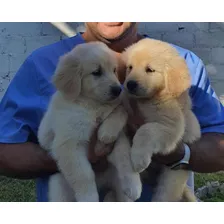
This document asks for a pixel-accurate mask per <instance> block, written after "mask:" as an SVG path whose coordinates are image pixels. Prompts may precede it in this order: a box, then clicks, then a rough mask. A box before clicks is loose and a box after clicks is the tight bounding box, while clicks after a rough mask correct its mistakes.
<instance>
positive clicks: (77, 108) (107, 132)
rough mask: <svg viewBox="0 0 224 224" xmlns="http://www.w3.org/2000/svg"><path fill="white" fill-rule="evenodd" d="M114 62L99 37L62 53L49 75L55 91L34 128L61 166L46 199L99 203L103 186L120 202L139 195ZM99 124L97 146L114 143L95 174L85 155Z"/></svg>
mask: <svg viewBox="0 0 224 224" xmlns="http://www.w3.org/2000/svg"><path fill="white" fill-rule="evenodd" d="M116 67H117V61H116V57H115V55H114V53H113V52H112V51H111V50H110V49H109V48H108V47H107V46H106V45H105V44H103V43H100V42H93V43H86V44H80V45H78V46H76V47H75V48H74V49H73V50H72V51H71V52H69V53H67V54H66V55H64V56H62V57H61V58H60V60H59V63H58V66H57V68H56V71H55V74H54V76H53V83H54V85H55V87H56V90H57V91H56V93H55V94H54V95H53V97H52V100H51V102H50V104H49V107H48V110H47V112H46V114H45V115H44V117H43V119H42V122H41V124H40V127H39V131H38V139H39V142H40V145H41V146H42V147H43V148H45V149H46V150H48V151H49V152H50V153H51V155H52V156H53V158H54V159H55V160H56V161H57V164H58V167H59V169H60V171H61V173H58V174H55V175H52V176H51V177H50V181H49V194H48V196H49V201H79V202H81V201H82V202H97V201H99V195H98V190H99V189H101V188H102V187H109V188H110V189H111V190H113V191H114V193H116V194H115V195H116V200H118V201H132V200H136V199H137V198H138V197H140V193H141V181H140V177H139V174H138V173H137V172H134V171H133V169H132V165H131V160H130V143H129V141H128V139H127V138H126V136H125V134H124V132H123V128H124V126H125V124H126V121H127V113H126V111H125V110H124V108H123V106H121V105H122V104H121V99H122V97H121V96H122V94H121V86H120V83H119V81H118V79H117V77H116ZM98 124H100V128H99V131H98V140H99V141H98V144H97V148H96V150H104V146H105V145H104V144H109V143H113V142H115V141H116V143H115V146H114V150H113V152H112V153H111V154H110V155H109V156H108V160H109V162H110V167H109V169H108V170H107V171H106V172H104V173H102V174H101V175H97V176H95V173H94V172H93V170H92V167H91V164H90V163H89V161H88V158H87V154H88V143H89V140H90V136H91V134H92V131H93V130H94V128H95V127H96V126H97V125H98ZM107 198H108V197H107ZM111 200H115V199H111Z"/></svg>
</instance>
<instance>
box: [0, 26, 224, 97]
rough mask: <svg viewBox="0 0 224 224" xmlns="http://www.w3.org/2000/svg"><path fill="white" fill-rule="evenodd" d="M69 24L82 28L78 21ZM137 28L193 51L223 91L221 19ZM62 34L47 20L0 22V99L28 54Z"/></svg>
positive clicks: (213, 82) (223, 91)
mask: <svg viewBox="0 0 224 224" xmlns="http://www.w3.org/2000/svg"><path fill="white" fill-rule="evenodd" d="M70 25H72V26H73V27H74V28H76V29H78V31H80V30H82V29H83V28H82V23H70ZM139 31H140V32H141V33H147V34H148V35H150V36H151V37H153V38H157V39H162V40H165V41H168V42H171V43H173V44H176V45H179V46H181V47H184V48H187V49H190V50H192V51H193V52H195V53H196V54H197V55H198V56H199V57H201V58H202V60H203V61H204V63H205V64H206V65H208V66H207V68H208V71H209V74H210V77H211V81H212V85H213V87H214V88H215V90H216V92H217V94H218V95H219V96H221V95H222V94H223V95H224V88H223V86H224V25H223V24H222V23H140V24H139ZM63 37H64V36H63V34H62V33H61V32H60V31H58V30H57V29H56V28H54V27H53V26H52V25H51V24H50V23H0V65H1V66H0V99H1V98H2V96H3V94H4V92H5V90H6V89H7V87H8V85H9V83H10V80H12V78H13V76H14V74H15V72H16V71H17V69H18V68H19V66H20V65H21V63H22V62H23V61H24V59H25V58H26V57H27V55H28V54H30V53H31V52H32V51H33V50H35V49H36V48H38V47H41V46H44V45H47V44H50V43H53V42H55V41H58V40H60V39H62V38H63Z"/></svg>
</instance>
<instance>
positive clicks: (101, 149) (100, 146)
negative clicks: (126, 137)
mask: <svg viewBox="0 0 224 224" xmlns="http://www.w3.org/2000/svg"><path fill="white" fill-rule="evenodd" d="M113 147H114V143H112V144H107V145H106V144H104V143H102V142H100V141H98V142H97V144H96V147H95V155H96V156H97V157H103V156H106V155H108V154H110V153H111V152H112V150H113Z"/></svg>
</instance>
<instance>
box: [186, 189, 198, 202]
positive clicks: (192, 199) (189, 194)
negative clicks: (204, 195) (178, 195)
mask: <svg viewBox="0 0 224 224" xmlns="http://www.w3.org/2000/svg"><path fill="white" fill-rule="evenodd" d="M182 201H183V202H197V201H198V200H197V198H196V196H195V195H194V193H193V192H192V191H191V190H190V189H189V187H188V186H185V188H184V192H183V197H182Z"/></svg>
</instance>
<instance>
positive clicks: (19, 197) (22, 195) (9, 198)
mask: <svg viewBox="0 0 224 224" xmlns="http://www.w3.org/2000/svg"><path fill="white" fill-rule="evenodd" d="M208 181H209V182H210V181H219V182H220V183H224V173H223V172H220V173H214V174H195V188H196V189H197V188H199V187H202V186H204V185H206V183H207V182H208ZM35 193H36V192H35V181H33V180H29V181H25V180H17V179H11V178H6V177H0V202H34V201H35V200H36V195H35ZM202 201H210V202H224V194H221V193H220V192H217V193H216V194H215V195H213V196H212V197H210V198H203V199H202Z"/></svg>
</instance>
